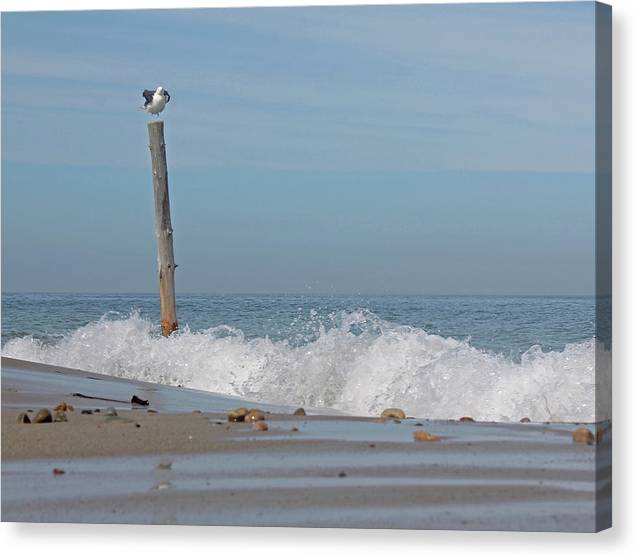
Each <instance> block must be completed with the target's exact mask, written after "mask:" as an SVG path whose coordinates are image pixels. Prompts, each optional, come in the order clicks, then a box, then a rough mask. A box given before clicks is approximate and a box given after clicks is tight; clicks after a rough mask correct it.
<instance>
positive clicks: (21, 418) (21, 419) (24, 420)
mask: <svg viewBox="0 0 637 558" xmlns="http://www.w3.org/2000/svg"><path fill="white" fill-rule="evenodd" d="M18 424H31V419H30V418H29V415H27V414H26V413H20V414H19V415H18Z"/></svg>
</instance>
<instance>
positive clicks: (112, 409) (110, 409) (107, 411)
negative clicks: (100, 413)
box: [104, 407, 117, 417]
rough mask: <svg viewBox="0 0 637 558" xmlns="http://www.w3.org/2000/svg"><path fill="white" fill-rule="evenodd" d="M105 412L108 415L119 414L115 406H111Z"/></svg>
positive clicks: (114, 415)
mask: <svg viewBox="0 0 637 558" xmlns="http://www.w3.org/2000/svg"><path fill="white" fill-rule="evenodd" d="M104 414H105V415H106V416H107V417H116V416H117V411H116V410H115V408H114V407H109V408H108V409H106V411H104Z"/></svg>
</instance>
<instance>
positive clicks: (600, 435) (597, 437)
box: [595, 428, 605, 445]
mask: <svg viewBox="0 0 637 558" xmlns="http://www.w3.org/2000/svg"><path fill="white" fill-rule="evenodd" d="M604 432H605V431H604V429H603V428H599V429H598V430H597V432H596V433H595V441H596V442H597V444H598V445H599V444H601V443H602V442H603V441H604Z"/></svg>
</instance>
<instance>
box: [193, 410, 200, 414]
mask: <svg viewBox="0 0 637 558" xmlns="http://www.w3.org/2000/svg"><path fill="white" fill-rule="evenodd" d="M192 414H193V415H200V414H201V411H200V410H198V409H197V410H196V411H193V412H192Z"/></svg>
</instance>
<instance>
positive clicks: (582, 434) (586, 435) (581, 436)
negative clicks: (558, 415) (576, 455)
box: [573, 428, 595, 446]
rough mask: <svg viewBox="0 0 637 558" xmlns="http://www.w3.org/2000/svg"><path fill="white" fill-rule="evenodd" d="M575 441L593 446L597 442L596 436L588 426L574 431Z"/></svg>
mask: <svg viewBox="0 0 637 558" xmlns="http://www.w3.org/2000/svg"><path fill="white" fill-rule="evenodd" d="M573 442H575V443H578V444H588V445H589V446H592V445H593V443H594V442H595V437H594V436H593V433H592V432H591V431H590V430H589V429H588V428H578V429H577V430H575V431H574V432H573Z"/></svg>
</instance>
